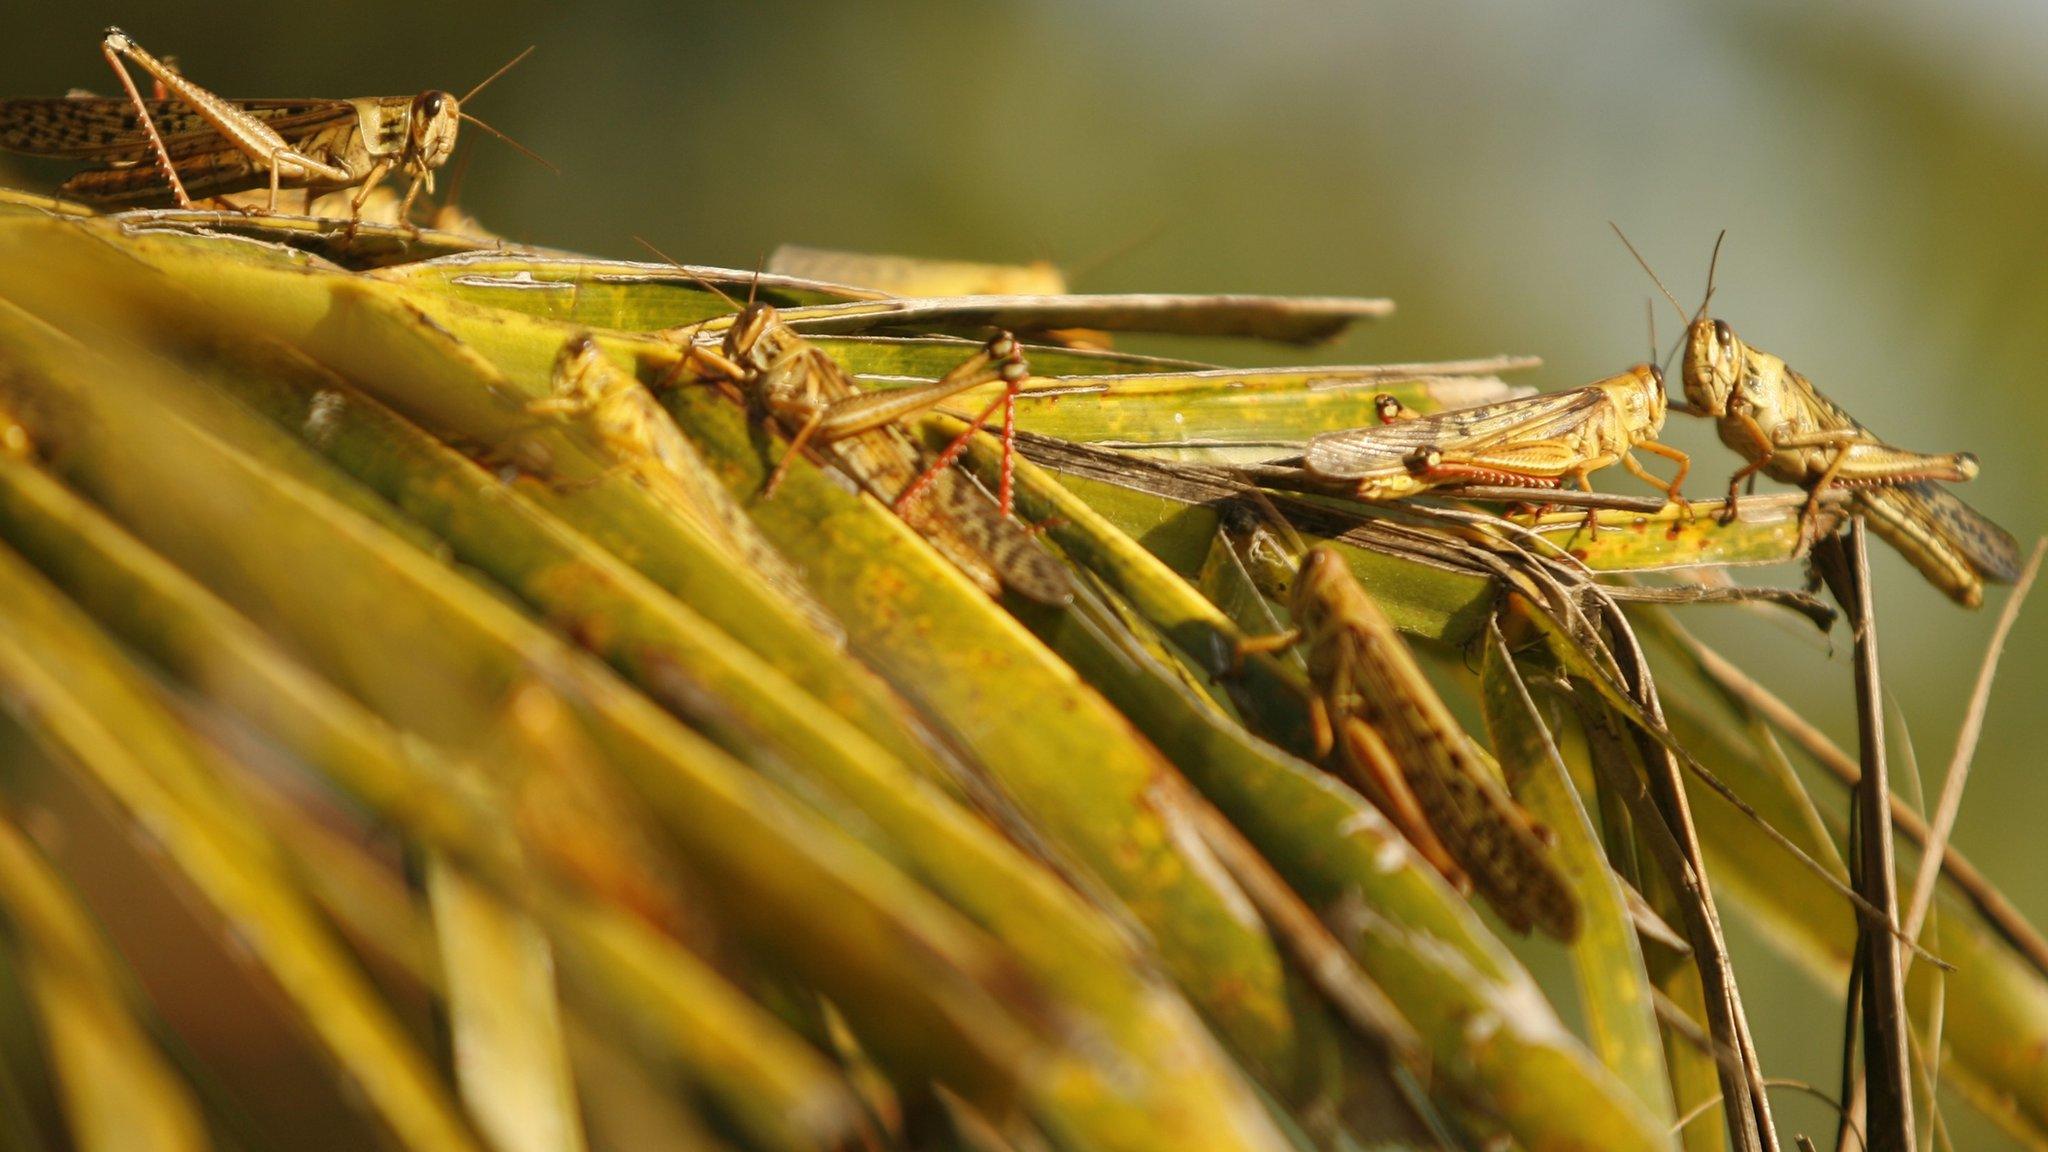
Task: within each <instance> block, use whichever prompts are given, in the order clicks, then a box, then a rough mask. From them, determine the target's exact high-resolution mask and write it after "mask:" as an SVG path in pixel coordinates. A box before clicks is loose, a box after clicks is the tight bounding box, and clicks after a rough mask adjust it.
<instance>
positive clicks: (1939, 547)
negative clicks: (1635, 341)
mask: <svg viewBox="0 0 2048 1152" xmlns="http://www.w3.org/2000/svg"><path fill="white" fill-rule="evenodd" d="M1684 382H1685V398H1686V402H1687V403H1688V404H1690V405H1691V406H1692V408H1693V409H1694V410H1695V411H1696V412H1699V413H1700V414H1702V415H1705V416H1707V417H1709V418H1711V419H1712V420H1713V421H1714V423H1715V428H1716V431H1717V432H1718V433H1719V435H1720V438H1721V442H1722V443H1723V444H1726V445H1727V446H1728V447H1730V448H1732V449H1734V450H1735V451H1736V452H1737V453H1738V454H1740V455H1741V456H1742V457H1744V458H1745V459H1746V460H1747V461H1748V463H1747V464H1745V465H1744V466H1743V467H1742V468H1740V469H1739V470H1737V471H1736V473H1735V474H1734V476H1732V477H1731V478H1730V479H1729V481H1728V504H1727V510H1726V512H1725V513H1724V515H1725V517H1726V518H1727V519H1730V520H1732V519H1734V518H1735V517H1736V516H1737V515H1738V514H1739V513H1738V505H1737V498H1738V489H1740V488H1741V487H1742V485H1743V483H1744V482H1745V481H1748V480H1750V479H1751V478H1752V477H1754V476H1755V475H1756V474H1757V473H1759V472H1761V473H1763V474H1765V475H1767V476H1769V477H1771V478H1772V479H1773V480H1779V481H1782V482H1784V483H1787V484H1793V485H1797V486H1799V487H1801V488H1804V489H1806V491H1807V502H1806V509H1805V512H1804V513H1803V515H1802V518H1801V535H1802V537H1804V536H1805V535H1806V534H1807V533H1808V531H1809V529H1808V527H1807V526H1808V525H1810V524H1811V523H1813V522H1814V517H1815V515H1816V514H1817V513H1818V512H1819V509H1820V501H1821V497H1822V496H1823V495H1824V494H1826V493H1827V492H1828V491H1829V490H1831V489H1835V488H1846V489H1852V490H1853V495H1852V497H1851V502H1852V505H1853V507H1854V508H1855V510H1856V511H1857V512H1859V513H1861V514H1862V515H1863V516H1864V518H1865V519H1866V520H1867V521H1868V522H1869V524H1870V527H1871V529H1872V530H1873V531H1875V532H1876V533H1877V534H1878V535H1879V536H1882V537H1884V539H1885V540H1886V541H1887V542H1888V543H1890V544H1891V545H1892V547H1894V548H1897V549H1898V550H1899V552H1900V553H1901V554H1902V555H1904V556H1905V557H1906V559H1907V560H1908V561H1909V562H1910V563H1911V564H1912V565H1913V566H1914V567H1915V568H1917V569H1919V570H1920V572H1921V574H1922V575H1924V576H1926V577H1927V579H1928V580H1929V581H1930V582H1931V583H1933V584H1934V585H1935V586H1936V587H1937V588H1940V589H1941V590H1942V591H1943V592H1946V593H1947V594H1948V595H1949V596H1950V597H1951V598H1952V599H1954V600H1955V601H1956V602H1957V603H1960V604H1963V605H1965V606H1967V607H1973V608H1974V607H1976V606H1977V605H1979V604H1982V603H1983V601H1984V583H1985V581H1987V580H1989V581H1994V582H1997V583H2001V584H2010V583H2011V582H2013V581H2014V580H2016V579H2018V577H2019V573H2020V553H2019V544H2018V543H2017V542H2016V541H2015V540H2014V539H2013V538H2012V535H2011V534H2010V533H2008V532H2007V531H2006V530H2005V529H2003V528H2000V527H1999V526H1998V525H1996V524H1994V523H1992V522H1991V521H1990V519H1988V518H1987V517H1985V516H1984V515H1983V514H1982V513H1980V512H1978V511H1977V510H1975V509H1973V508H1971V507H1970V506H1969V505H1967V504H1965V503H1963V502H1962V501H1961V500H1960V499H1958V498H1957V497H1956V496H1955V495H1954V494H1952V493H1950V492H1949V491H1948V490H1947V489H1946V488H1943V487H1941V485H1940V484H1939V483H1938V482H1939V481H1952V482H1953V481H1965V480H1969V479H1971V478H1972V477H1974V476H1976V474H1977V458H1976V457H1975V456H1973V455H1971V454H1970V453H1968V452H1954V453H1947V454H1931V453H1925V452H1914V451H1909V450H1907V449H1904V448H1895V447H1893V446H1891V445H1890V444H1887V443H1885V442H1884V441H1882V440H1880V439H1878V438H1877V436H1875V435H1874V434H1872V432H1871V431H1870V430H1869V429H1868V428H1865V427H1864V426H1863V425H1862V423H1860V422H1859V421H1857V419H1856V418H1855V417H1853V416H1851V415H1850V414H1849V413H1848V411H1847V410H1845V409H1844V408H1842V406H1841V405H1839V404H1837V403H1835V402H1834V401H1833V400H1830V399H1829V398H1828V397H1827V396H1826V395H1824V394H1823V393H1822V392H1821V391H1820V389H1818V388H1816V387H1814V386H1813V383H1812V382H1811V381H1809V380H1808V379H1807V378H1806V377H1805V376H1803V375H1801V374H1800V373H1799V372H1797V371H1795V370H1794V369H1793V368H1792V367H1791V366H1790V365H1788V364H1786V363H1785V361H1784V360H1782V359H1780V358H1779V357H1777V356H1774V355H1772V354H1770V353H1768V352H1764V351H1762V350H1760V349H1757V348H1754V347H1752V346H1750V345H1749V344H1746V343H1744V342H1743V340H1742V339H1741V338H1740V337H1738V336H1737V335H1736V334H1735V331H1734V329H1732V328H1730V327H1729V326H1728V325H1727V323H1726V322H1724V321H1721V320H1716V319H1712V318H1710V317H1702V318H1700V319H1698V320H1695V321H1694V322H1693V323H1692V324H1691V326H1690V327H1689V328H1688V329H1687V331H1686V352H1685V360H1684Z"/></svg>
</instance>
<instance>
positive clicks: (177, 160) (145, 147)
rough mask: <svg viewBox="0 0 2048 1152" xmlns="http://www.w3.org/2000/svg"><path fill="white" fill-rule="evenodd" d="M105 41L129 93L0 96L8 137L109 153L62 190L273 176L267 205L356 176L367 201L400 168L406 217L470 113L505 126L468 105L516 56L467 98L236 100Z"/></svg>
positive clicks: (83, 154) (212, 185)
mask: <svg viewBox="0 0 2048 1152" xmlns="http://www.w3.org/2000/svg"><path fill="white" fill-rule="evenodd" d="M101 51H102V52H104V53H105V55H106V58H107V62H108V64H110V65H111V66H112V67H113V69H114V72H115V74H116V75H118V76H119V77H120V79H121V86H122V87H123V88H124V89H126V90H127V93H128V95H127V97H126V98H125V99H121V98H114V97H99V96H60V97H48V98H37V97H28V98H19V99H12V100H5V101H0V148H5V149H7V150H9V151H13V152H23V153H29V154H32V155H39V156H60V157H74V158H78V159H84V160H91V161H94V162H97V163H98V164H100V165H102V167H98V168H91V169H87V170H86V171H83V172H80V173H78V174H76V175H74V176H72V177H71V178H70V179H69V180H67V181H65V182H64V184H63V186H62V188H61V189H60V191H61V192H63V193H64V194H65V195H67V196H72V197H75V198H77V199H79V200H84V201H88V202H90V203H95V204H110V205H138V204H147V203H150V202H152V201H161V200H163V199H164V198H165V195H166V185H167V186H168V193H169V196H170V198H171V199H172V200H174V201H175V202H176V203H177V205H178V206H179V207H181V208H190V207H191V206H192V201H193V198H194V196H195V195H197V196H198V197H200V198H206V197H211V196H223V195H227V194H230V193H234V192H244V191H248V190H250V189H255V188H262V187H265V186H266V185H267V186H268V187H269V189H270V199H269V203H268V210H269V211H272V212H275V211H276V210H277V194H278V192H279V191H280V190H281V189H285V188H302V189H305V190H306V192H307V196H308V198H309V199H310V198H311V197H312V196H313V195H314V194H316V193H320V192H332V191H335V190H337V189H342V188H358V187H359V188H361V189H362V191H361V192H360V193H359V194H358V195H357V197H356V199H355V202H354V207H355V208H357V209H360V207H361V205H362V201H363V198H364V197H366V196H368V195H369V192H370V190H371V189H373V188H375V187H376V186H377V185H378V184H379V183H380V182H381V181H382V180H383V179H384V178H385V177H386V176H388V175H390V174H391V173H392V172H394V171H396V172H399V173H402V174H404V175H406V176H410V177H411V178H412V183H411V185H410V186H409V187H408V188H407V190H406V194H405V201H404V204H403V207H402V210H401V212H400V218H401V219H404V218H405V217H406V215H407V214H408V213H409V212H410V210H411V208H412V203H413V200H414V198H415V197H417V196H418V194H419V193H420V191H421V190H422V189H424V190H426V191H428V192H431V191H433V187H434V170H435V169H437V168H439V167H440V166H441V165H442V164H443V163H445V162H446V161H447V159H448V155H449V153H450V152H452V151H453V150H454V148H455V135H456V129H457V128H458V127H459V126H460V124H461V122H462V121H464V120H468V121H469V122H471V123H473V124H476V125H477V126H478V127H481V128H483V129H484V130H486V131H490V132H492V133H493V134H494V135H498V133H497V132H496V131H495V130H494V129H491V128H490V126H489V125H486V124H483V123H482V122H481V121H479V120H477V119H476V118H475V117H473V116H470V115H469V114H467V113H465V112H463V111H462V105H463V104H464V103H465V102H466V101H468V100H470V99H472V98H473V97H475V96H476V94H477V93H478V92H480V91H482V90H483V88H484V87H485V85H488V84H489V83H490V82H491V81H492V80H495V79H497V78H498V76H502V75H504V73H505V70H506V69H507V68H510V67H512V64H517V63H518V62H519V60H518V59H515V60H513V61H512V64H507V65H506V66H505V68H500V69H499V70H498V71H497V73H495V74H493V75H492V76H491V77H490V78H489V79H487V80H485V81H484V82H483V84H479V85H477V86H476V87H475V88H473V89H471V90H470V91H469V93H468V95H465V96H463V97H461V98H460V99H458V98H456V97H455V96H453V95H451V94H449V93H447V92H441V91H428V92H422V93H420V94H419V95H417V96H384V97H368V98H362V99H354V100H228V99H223V98H222V97H220V96H216V95H214V94H213V93H212V92H209V91H207V90H206V89H204V88H201V87H200V86H199V85H197V84H194V83H193V82H192V81H190V80H188V79H186V78H185V77H184V75H182V74H181V73H179V72H178V70H177V69H176V68H174V67H172V66H171V65H170V64H168V63H166V62H164V61H163V60H160V59H158V58H157V57H155V56H152V55H150V54H149V53H148V52H147V51H144V50H143V48H142V46H141V45H139V44H137V43H135V41H133V40H131V39H129V38H128V36H127V35H126V34H124V33H123V32H122V31H121V30H120V29H118V28H110V29H108V30H107V36H106V39H105V40H104V41H102V42H101ZM529 51H531V49H529ZM519 59H524V54H522V55H521V56H520V58H519ZM123 60H128V61H132V62H133V63H134V64H135V65H136V66H137V67H139V68H141V69H142V70H143V71H144V72H146V73H148V74H149V76H150V77H151V78H152V79H153V80H154V81H155V82H156V84H157V86H158V88H159V90H161V91H162V92H163V93H164V94H165V96H166V98H165V99H157V100H146V99H144V98H143V96H142V93H141V92H140V91H139V90H137V88H136V86H135V80H134V78H133V77H131V76H130V75H129V74H128V70H127V68H125V67H124V66H123V64H122V61H123ZM152 160H153V161H154V164H153V165H152V164H151V163H150V162H151V161H152Z"/></svg>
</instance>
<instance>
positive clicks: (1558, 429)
mask: <svg viewBox="0 0 2048 1152" xmlns="http://www.w3.org/2000/svg"><path fill="white" fill-rule="evenodd" d="M1666 405H1667V401H1666V397H1665V394H1664V374H1663V372H1662V371H1660V370H1659V369H1658V368H1657V366H1656V365H1654V364H1638V365H1636V366H1635V367H1633V368H1630V369H1629V370H1628V371H1626V372H1623V373H1622V374H1620V375H1618V376H1611V377H1609V378H1607V379H1605V380H1601V381H1598V382H1596V383H1593V384H1588V385H1586V386H1584V387H1582V388H1573V389H1570V390H1567V391H1563V392H1550V393H1545V394H1543V395H1540V396H1526V397H1522V398H1520V399H1516V400H1505V401H1501V402H1500V403H1497V404H1485V405H1481V406H1479V407H1476V408H1461V409H1456V410H1454V411H1450V412H1440V413H1437V414H1435V415H1432V416H1415V415H1414V414H1413V413H1411V412H1408V411H1407V410H1406V409H1404V408H1403V406H1402V405H1401V404H1400V402H1399V401H1397V400H1395V399H1394V398H1393V397H1391V396H1381V397H1378V398H1376V400H1375V406H1376V408H1377V410H1378V413H1379V416H1380V419H1381V421H1382V423H1380V424H1379V425H1378V426H1375V427H1367V428H1350V429H1345V430H1344V431H1341V432H1326V433H1323V434H1322V435H1319V436H1316V437H1313V438H1311V439H1310V440H1309V442H1308V446H1307V448H1306V450H1305V451H1304V452H1303V453H1302V458H1301V466H1302V470H1303V473H1304V475H1305V476H1306V477H1307V478H1308V480H1309V482H1310V483H1311V484H1313V485H1314V486H1316V487H1319V488H1325V489H1332V488H1333V489H1336V490H1338V491H1341V492H1343V493H1344V494H1345V495H1347V496H1350V497H1352V498H1354V499H1359V500H1369V501H1384V500H1398V499H1401V498H1402V497H1406V496H1414V495H1418V494H1420V493H1423V492H1427V491H1429V490H1431V489H1434V488H1440V487H1445V486H1453V485H1464V484H1485V485H1496V486H1501V487H1514V488H1560V487H1563V486H1564V484H1565V483H1566V482H1567V481H1575V482H1577V484H1578V485H1579V487H1581V488H1585V489H1588V490H1590V489H1591V485H1590V484H1589V483H1588V481H1587V476H1588V475H1589V474H1591V473H1593V472H1596V471H1598V470H1600V469H1602V468H1605V467H1607V466H1609V465H1611V464H1616V463H1619V464H1621V465H1622V466H1623V467H1625V468H1627V469H1628V470H1629V471H1630V472H1631V473H1633V474H1634V475H1636V476H1637V477H1639V478H1641V479H1642V480H1643V481H1645V482H1646V483H1648V484H1650V485H1651V486H1653V487H1655V488H1657V489H1659V490H1660V491H1662V492H1663V493H1664V494H1665V496H1666V497H1667V498H1668V499H1670V500H1672V501H1674V502H1678V503H1680V504H1683V503H1684V501H1683V498H1682V497H1681V496H1680V495H1679V489H1680V486H1681V485H1683V484H1684V482H1685V475H1686V472H1687V470H1688V469H1689V468H1690V467H1691V463H1690V460H1689V459H1688V457H1687V456H1686V454H1685V453H1683V452H1681V451H1679V450H1678V449H1676V448H1673V447H1670V446H1669V445H1666V444H1661V443H1659V442H1658V441H1657V440H1656V435H1657V432H1658V431H1659V430H1660V429H1661V428H1663V426H1664V413H1665V409H1666ZM1635 449H1642V450H1643V451H1646V452H1653V453H1655V454H1657V455H1659V456H1664V457H1667V458H1669V459H1671V460H1675V461H1677V463H1678V468H1677V471H1676V473H1675V474H1674V475H1673V476H1672V478H1671V480H1669V481H1668V482H1667V481H1664V480H1660V479H1658V478H1657V477H1655V476H1653V475H1651V474H1650V472H1649V470H1648V469H1646V468H1644V467H1643V466H1642V464H1641V463H1639V462H1638V461H1637V460H1636V458H1635V455H1634V450H1635Z"/></svg>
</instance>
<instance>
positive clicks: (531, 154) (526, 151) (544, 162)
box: [456, 103, 562, 176]
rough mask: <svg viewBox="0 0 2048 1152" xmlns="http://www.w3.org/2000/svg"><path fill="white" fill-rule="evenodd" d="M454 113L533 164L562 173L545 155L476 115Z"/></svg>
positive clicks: (458, 105)
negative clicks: (494, 137) (501, 141)
mask: <svg viewBox="0 0 2048 1152" xmlns="http://www.w3.org/2000/svg"><path fill="white" fill-rule="evenodd" d="M456 107H457V108H460V107H461V104H460V103H458V104H457V105H456ZM456 115H458V116H460V117H462V118H463V119H464V120H466V121H468V122H469V123H471V124H474V125H476V126H477V127H479V128H481V129H483V130H484V131H486V132H489V133H490V134H491V135H493V136H496V137H497V138H498V139H500V140H503V141H504V142H505V143H507V144H509V145H511V146H512V147H513V148H515V149H517V150H518V152H519V154H520V155H522V156H524V157H526V158H527V159H528V160H531V161H533V162H534V163H535V164H538V165H540V166H541V167H543V168H545V169H547V170H548V171H550V172H553V173H554V174H555V175H557V176H560V175H561V174H562V170H561V169H560V168H557V167H555V166H554V165H553V164H550V163H549V162H548V158H547V157H545V156H543V155H541V154H540V153H538V152H535V151H534V150H533V149H531V148H528V147H527V146H526V145H524V144H521V143H520V142H519V141H517V140H514V139H513V138H511V137H510V136H507V135H505V134H504V133H503V132H500V131H498V130H497V129H496V128H493V127H491V126H490V125H489V124H486V123H484V122H483V121H481V120H479V119H477V118H476V117H474V116H471V115H470V114H469V113H467V112H461V111H458V112H457V113H456Z"/></svg>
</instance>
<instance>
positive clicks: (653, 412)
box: [526, 332, 844, 640]
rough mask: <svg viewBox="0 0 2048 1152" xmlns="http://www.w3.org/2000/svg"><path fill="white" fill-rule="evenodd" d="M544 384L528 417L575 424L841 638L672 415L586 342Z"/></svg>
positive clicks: (575, 345)
mask: <svg viewBox="0 0 2048 1152" xmlns="http://www.w3.org/2000/svg"><path fill="white" fill-rule="evenodd" d="M549 379H550V386H549V394H548V395H547V396H544V397H541V398H539V399H536V400H532V401H529V402H528V403H527V405H526V410H527V411H528V412H530V413H532V414H534V415H536V416H557V417H563V418H566V419H570V420H576V421H581V422H583V424H584V425H585V426H586V427H587V428H589V430H590V431H591V433H592V434H593V435H594V436H595V438H596V439H597V441H598V442H599V444H600V445H602V447H603V450H604V453H605V455H606V456H607V457H608V458H609V459H610V460H611V461H613V462H614V464H615V466H616V468H617V469H618V470H620V471H623V472H625V473H627V474H628V475H630V476H632V478H633V479H634V480H635V481H636V482H637V483H638V484H639V485H640V486H641V487H643V488H645V489H647V490H648V492H649V493H650V494H652V495H653V496H654V498H655V500H656V501H657V502H658V503H660V504H661V505H662V506H663V507H664V508H666V509H667V510H669V511H670V512H673V513H675V514H676V515H677V516H678V517H680V518H682V519H683V520H685V521H688V522H689V523H690V524H691V525H692V526H694V527H696V528H697V529H698V530H699V531H700V532H701V533H702V534H703V535H704V536H706V537H707V538H709V539H710V540H712V541H714V542H715V543H716V544H717V546H719V547H720V548H722V549H723V550H724V551H725V552H726V553H727V554H728V555H729V556H731V557H732V558H733V559H734V560H736V561H738V562H740V563H741V564H742V565H744V566H745V567H746V568H747V569H748V570H750V571H752V572H754V573H756V574H758V575H759V576H760V577H761V578H762V579H763V580H764V581H766V582H767V583H768V585H769V586H770V587H772V588H774V589H775V590H776V591H777V592H778V593H780V594H781V596H782V597H783V600H784V602H785V603H788V604H789V605H790V606H791V607H792V608H793V609H795V610H796V612H797V613H798V614H799V615H801V616H803V617H804V618H805V619H806V620H808V621H809V622H810V623H811V624H812V625H813V626H814V627H816V628H817V629H818V630H820V631H821V632H823V633H824V634H826V635H828V636H831V637H833V638H834V639H835V640H836V639H841V638H843V636H844V630H843V629H842V628H841V627H840V626H839V623H838V622H837V621H836V620H834V619H833V618H832V615H831V613H830V612H828V611H826V609H825V608H824V606H823V605H821V604H819V603H818V601H817V598H816V597H815V596H813V595H812V594H811V592H810V590H809V589H808V588H806V587H805V585H804V583H803V580H802V577H801V576H799V575H798V573H797V570H796V568H795V567H793V566H792V565H791V564H790V562H789V560H788V559H787V558H785V557H784V556H783V554H782V553H781V552H778V551H777V550H776V549H775V546H774V545H773V544H771V543H769V541H768V538H767V537H766V536H763V535H762V534H761V530H760V529H759V528H758V527H756V526H755V524H754V522H753V520H751V519H750V518H749V517H748V516H747V514H746V511H745V510H744V509H742V508H741V507H740V506H739V503H738V502H737V501H735V500H734V499H733V497H732V494H731V493H730V492H728V491H726V488H725V485H724V484H723V483H721V482H720V481H719V479H718V477H717V476H716V475H714V474H713V473H712V471H711V468H710V466H709V465H708V464H706V463H705V462H704V459H703V457H702V456H700V455H698V453H697V449H696V448H695V447H694V446H693V445H691V443H690V441H689V438H688V437H686V436H684V435H683V430H682V429H681V428H679V427H677V426H676V422H675V419H674V417H672V416H670V415H669V413H668V410H667V409H666V408H663V407H662V406H661V402H660V401H659V400H657V399H656V398H655V396H654V393H652V392H650V391H648V390H647V388H646V386H644V385H643V384H641V383H640V381H639V379H638V378H636V377H635V376H634V375H633V374H632V373H630V372H628V371H626V370H625V369H624V368H622V367H620V366H619V365H617V364H615V363H613V362H612V361H611V359H610V358H608V357H607V356H606V355H605V354H604V350H603V349H602V348H601V347H599V345H598V342H597V340H596V339H595V338H594V337H592V336H591V335H590V334H589V333H587V332H582V333H577V334H576V335H574V336H571V337H570V338H569V340H568V342H567V343H565V344H563V345H562V350H561V351H560V352H559V353H557V354H556V356H555V363H554V369H553V371H552V373H551V374H550V378H549Z"/></svg>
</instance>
